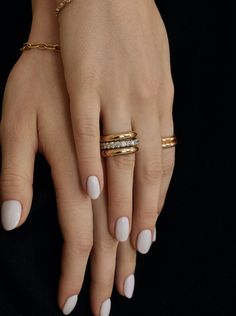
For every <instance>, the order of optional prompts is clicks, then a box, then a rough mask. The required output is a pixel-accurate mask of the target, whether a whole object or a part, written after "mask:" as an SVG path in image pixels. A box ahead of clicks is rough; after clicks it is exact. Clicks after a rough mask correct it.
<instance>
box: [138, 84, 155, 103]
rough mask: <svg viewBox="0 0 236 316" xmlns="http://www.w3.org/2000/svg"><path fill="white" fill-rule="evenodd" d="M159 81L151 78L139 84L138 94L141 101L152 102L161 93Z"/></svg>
mask: <svg viewBox="0 0 236 316" xmlns="http://www.w3.org/2000/svg"><path fill="white" fill-rule="evenodd" d="M158 87H159V83H158V82H155V83H154V81H151V80H146V82H142V83H141V84H139V85H138V89H137V92H136V95H137V97H138V99H139V100H140V101H141V102H145V103H146V102H150V101H153V100H156V99H157V98H158V94H159V89H158Z"/></svg>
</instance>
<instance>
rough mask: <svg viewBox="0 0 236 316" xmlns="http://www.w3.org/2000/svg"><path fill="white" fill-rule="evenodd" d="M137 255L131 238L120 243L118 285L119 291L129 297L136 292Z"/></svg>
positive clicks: (117, 271) (117, 266) (117, 264)
mask: <svg viewBox="0 0 236 316" xmlns="http://www.w3.org/2000/svg"><path fill="white" fill-rule="evenodd" d="M136 256H137V254H136V250H135V249H134V248H133V247H132V245H131V242H130V240H129V239H128V240H127V241H126V242H124V243H119V245H118V250H117V259H116V278H115V279H116V287H117V290H118V292H119V293H120V294H121V295H123V296H125V297H127V298H132V296H133V292H134V286H135V276H134V272H135V267H136Z"/></svg>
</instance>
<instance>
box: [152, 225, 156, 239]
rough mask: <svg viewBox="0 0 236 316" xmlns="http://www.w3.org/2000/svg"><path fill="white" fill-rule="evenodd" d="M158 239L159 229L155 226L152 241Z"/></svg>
mask: <svg viewBox="0 0 236 316" xmlns="http://www.w3.org/2000/svg"><path fill="white" fill-rule="evenodd" d="M156 239H157V229H156V227H154V231H153V239H152V241H153V242H155V241H156Z"/></svg>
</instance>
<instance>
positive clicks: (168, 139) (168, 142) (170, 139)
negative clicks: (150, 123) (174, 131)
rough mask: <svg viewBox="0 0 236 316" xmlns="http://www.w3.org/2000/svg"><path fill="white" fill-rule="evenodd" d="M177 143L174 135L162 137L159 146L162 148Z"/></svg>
mask: <svg viewBox="0 0 236 316" xmlns="http://www.w3.org/2000/svg"><path fill="white" fill-rule="evenodd" d="M176 145H177V137H176V136H175V135H173V136H169V137H162V139H161V146H162V148H171V147H174V146H176Z"/></svg>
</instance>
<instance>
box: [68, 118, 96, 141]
mask: <svg viewBox="0 0 236 316" xmlns="http://www.w3.org/2000/svg"><path fill="white" fill-rule="evenodd" d="M73 130H74V133H75V137H76V138H77V139H79V140H80V139H81V138H82V139H90V140H91V139H93V141H96V142H97V141H98V138H99V131H98V127H97V126H95V124H94V123H93V122H92V120H91V119H89V118H88V119H84V118H83V119H80V120H79V121H78V120H77V121H75V123H74V127H73Z"/></svg>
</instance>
